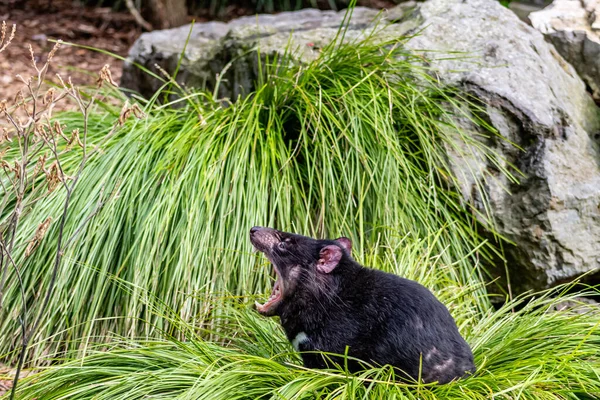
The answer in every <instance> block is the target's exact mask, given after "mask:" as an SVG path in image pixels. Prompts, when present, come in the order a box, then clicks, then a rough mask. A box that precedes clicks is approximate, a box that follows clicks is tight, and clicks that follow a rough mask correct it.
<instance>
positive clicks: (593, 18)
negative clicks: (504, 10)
mask: <svg viewBox="0 0 600 400" xmlns="http://www.w3.org/2000/svg"><path fill="white" fill-rule="evenodd" d="M529 19H530V20H531V23H532V25H533V26H534V27H535V28H536V29H537V30H539V31H540V32H542V33H543V34H544V35H545V36H546V37H547V38H548V39H549V40H550V41H551V42H552V43H553V44H554V46H555V47H556V50H558V52H559V53H560V54H561V55H562V56H563V57H564V58H565V60H567V61H568V62H569V63H571V65H573V66H574V67H575V70H576V71H577V73H579V76H581V78H582V79H583V80H584V81H585V82H586V83H587V85H588V86H589V87H590V88H591V90H592V93H593V96H594V98H595V99H596V100H600V1H599V0H555V1H554V2H553V3H552V4H551V5H550V6H548V7H546V8H545V9H543V10H541V11H537V12H534V13H531V14H530V15H529Z"/></svg>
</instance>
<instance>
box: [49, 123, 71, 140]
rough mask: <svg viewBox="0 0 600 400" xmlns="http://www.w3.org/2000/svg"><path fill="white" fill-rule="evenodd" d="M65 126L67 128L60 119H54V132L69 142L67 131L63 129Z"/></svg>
mask: <svg viewBox="0 0 600 400" xmlns="http://www.w3.org/2000/svg"><path fill="white" fill-rule="evenodd" d="M63 127H65V128H66V127H67V126H66V125H61V124H60V122H59V121H54V126H53V127H52V131H53V132H54V134H55V135H59V136H60V137H62V138H63V139H65V140H66V141H67V143H68V142H69V138H68V137H67V135H65V132H64V131H63Z"/></svg>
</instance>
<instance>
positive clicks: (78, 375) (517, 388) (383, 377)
mask: <svg viewBox="0 0 600 400" xmlns="http://www.w3.org/2000/svg"><path fill="white" fill-rule="evenodd" d="M413 261H416V260H413ZM563 289H564V288H563ZM458 291H459V292H460V295H461V296H466V297H468V296H471V295H472V293H473V288H469V287H465V286H463V287H461V288H459V289H458ZM592 293H593V291H590V292H589V293H587V294H588V295H589V294H592ZM551 294H554V295H556V294H557V292H556V291H554V292H544V293H540V294H538V295H537V296H527V297H521V298H518V299H516V300H515V301H513V302H509V303H507V304H506V305H505V306H504V307H503V308H502V309H500V310H499V311H497V312H491V311H490V312H486V313H482V314H480V315H478V316H477V320H476V321H474V323H473V325H472V329H464V328H465V326H466V325H465V322H467V320H466V319H464V316H462V317H461V316H460V315H459V316H458V317H457V320H458V321H457V322H458V323H459V325H461V326H463V333H465V334H466V338H467V340H468V341H469V343H470V344H471V345H472V347H473V350H474V355H475V362H476V364H477V367H478V370H477V372H476V373H475V375H474V376H472V377H469V378H468V379H463V380H459V381H456V382H452V383H450V384H447V385H442V386H435V385H423V384H412V385H410V384H400V383H396V382H394V380H393V375H392V374H393V372H392V371H391V370H390V369H389V368H385V367H384V368H373V369H372V370H368V371H365V372H364V373H361V374H357V375H349V374H347V373H345V372H344V371H343V370H308V369H304V368H302V367H301V363H300V361H299V358H298V355H297V354H296V353H294V352H293V351H292V349H291V346H290V345H289V343H288V342H287V341H286V339H285V337H284V335H283V332H282V330H281V328H279V327H278V326H277V325H276V324H275V322H274V321H273V320H271V319H267V318H263V317H261V316H259V315H258V314H257V313H256V312H254V311H252V310H250V309H248V308H247V307H243V306H242V307H240V306H239V304H237V302H232V301H226V302H225V303H222V307H223V310H222V313H223V314H224V315H227V316H228V318H229V324H223V326H226V327H227V328H226V329H224V330H223V331H222V332H221V334H220V335H221V339H222V340H226V341H227V342H228V346H226V347H225V346H221V345H218V344H215V343H213V342H209V341H205V340H204V339H202V338H201V337H199V336H195V335H193V334H190V336H188V337H187V338H186V340H184V341H179V340H175V339H174V338H171V339H168V340H154V341H151V342H131V341H127V340H122V341H119V342H116V343H115V344H114V348H112V349H111V350H110V351H102V350H100V349H98V350H90V352H89V354H88V355H87V356H86V357H84V358H82V359H81V360H77V361H72V362H68V363H66V364H64V365H59V366H56V367H51V368H48V369H46V370H44V371H43V372H41V373H39V374H37V375H34V376H31V377H28V378H26V380H25V381H24V382H23V386H22V389H21V390H20V392H19V398H21V399H24V400H26V399H35V398H40V399H47V400H51V399H112V400H119V399H142V398H155V399H207V400H208V399H210V400H219V399H224V400H237V399H263V398H264V399H417V398H418V399H449V398H450V399H490V398H505V399H515V398H523V399H594V398H599V396H598V394H599V393H600V379H599V378H600V360H599V357H598V351H597V348H598V345H599V344H600V331H599V328H600V314H599V313H598V312H595V311H593V310H592V309H591V308H589V306H587V305H585V304H581V303H577V298H576V296H575V295H565V294H562V295H561V296H559V297H558V298H557V297H551ZM450 296H452V295H451V294H449V293H447V294H446V295H444V294H442V295H441V297H442V298H443V299H444V300H449V297H450ZM563 301H572V302H574V303H575V305H574V307H573V308H571V309H568V310H563V311H560V312H557V311H554V310H555V308H556V307H557V305H558V304H559V303H560V302H563ZM513 308H520V311H517V312H513V311H512V309H513ZM165 317H166V316H165ZM471 322H473V321H469V325H470V324H471ZM184 324H185V323H184ZM180 328H181V329H182V330H183V331H187V332H188V333H190V332H192V331H193V330H194V327H193V326H187V327H186V326H180Z"/></svg>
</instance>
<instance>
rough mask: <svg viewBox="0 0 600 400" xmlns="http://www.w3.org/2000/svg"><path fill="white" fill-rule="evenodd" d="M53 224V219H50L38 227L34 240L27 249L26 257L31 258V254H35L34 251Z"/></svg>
mask: <svg viewBox="0 0 600 400" xmlns="http://www.w3.org/2000/svg"><path fill="white" fill-rule="evenodd" d="M51 222H52V217H48V218H46V220H45V221H44V222H42V223H41V224H40V225H39V226H38V227H37V229H36V231H35V234H34V235H33V238H31V240H30V241H29V244H28V245H27V248H26V249H25V257H29V256H30V255H31V253H33V251H34V250H35V249H36V248H37V247H38V245H39V244H40V242H41V241H42V239H43V238H44V236H46V232H47V231H48V228H49V227H50V223H51Z"/></svg>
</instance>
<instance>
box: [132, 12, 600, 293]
mask: <svg viewBox="0 0 600 400" xmlns="http://www.w3.org/2000/svg"><path fill="white" fill-rule="evenodd" d="M343 15H344V14H343V13H335V12H330V11H329V12H327V11H316V10H304V11H300V12H297V13H282V14H279V15H275V16H259V17H258V21H259V24H258V25H257V23H256V21H257V19H256V18H255V17H246V18H240V19H239V20H235V21H232V22H230V23H228V24H220V23H209V24H197V25H196V26H195V27H194V28H193V30H192V33H191V36H190V43H189V45H188V46H187V47H186V49H185V52H184V55H183V58H182V65H181V69H180V72H179V75H178V77H177V80H178V81H181V82H185V84H186V85H188V86H200V85H206V86H207V87H208V88H210V89H213V88H214V87H215V85H216V82H217V80H216V78H215V74H217V73H220V74H221V75H220V77H221V79H222V81H221V83H220V85H219V87H218V93H219V95H220V96H221V97H229V98H233V99H235V98H236V97H237V96H238V95H240V94H244V93H247V92H248V91H250V90H251V89H252V82H253V80H254V78H255V77H256V76H257V74H258V66H259V64H260V63H258V60H259V56H257V52H256V49H257V48H258V49H259V50H260V55H261V56H260V57H266V56H269V57H273V56H275V55H277V56H281V55H283V54H284V52H285V48H286V47H287V46H288V44H289V45H291V47H292V48H294V49H295V50H296V52H295V62H306V61H308V60H311V59H313V58H314V57H316V56H317V55H318V49H319V48H320V47H323V46H324V45H326V44H327V43H329V42H330V41H331V40H332V39H333V37H334V36H335V34H336V33H337V31H338V28H339V24H340V22H341V20H342V18H343ZM376 17H377V13H376V12H375V11H373V10H369V9H364V8H357V9H356V10H355V11H354V17H353V19H352V21H351V23H350V25H349V27H348V29H347V31H346V32H345V33H346V36H347V38H349V39H357V38H361V37H363V36H364V35H367V34H368V32H369V29H366V30H365V28H367V27H370V26H372V24H373V21H374V20H376ZM382 18H383V22H384V23H389V25H388V26H387V27H386V28H385V29H384V30H383V31H381V32H379V33H378V36H377V37H378V38H381V39H382V40H384V39H385V38H389V37H400V36H403V35H405V34H407V33H414V32H417V31H421V30H422V31H421V32H420V34H419V35H417V36H416V37H414V38H413V39H411V40H410V41H409V42H408V46H409V47H410V48H412V49H414V50H418V49H428V51H426V52H423V55H424V56H425V57H426V59H428V60H430V62H431V63H432V64H433V65H434V66H435V67H436V69H437V70H438V75H439V78H440V79H441V80H442V81H443V82H445V83H447V84H450V85H454V86H456V87H459V88H461V89H463V90H466V91H468V92H470V93H471V94H473V95H474V96H476V97H477V98H478V99H480V100H481V101H482V103H483V104H485V107H486V110H487V116H488V118H489V121H490V123H491V124H492V125H493V126H494V127H495V128H496V129H497V130H498V133H499V135H500V136H502V137H503V138H505V139H507V140H508V141H510V142H513V143H515V144H517V145H518V146H520V147H521V149H520V150H519V149H517V148H516V147H515V146H512V145H510V144H508V142H507V141H506V140H499V139H498V138H493V137H492V138H487V139H481V140H485V142H486V144H488V145H490V146H493V147H494V149H495V150H496V152H497V153H498V157H497V159H496V160H495V161H494V160H490V159H488V158H486V157H485V156H484V155H483V154H481V153H480V152H479V151H478V150H477V146H475V145H472V144H471V145H467V144H461V146H459V147H457V148H456V149H450V148H449V149H448V160H449V162H450V165H451V166H452V168H453V172H454V173H455V174H456V175H457V176H458V177H459V179H460V185H459V188H458V189H459V190H460V192H461V194H462V196H463V200H464V202H465V204H470V205H472V207H474V208H475V211H476V213H477V217H478V218H479V219H480V221H481V222H482V223H483V224H484V225H486V226H487V227H488V228H489V229H492V228H493V229H495V230H496V231H497V232H499V233H500V234H501V235H503V236H504V237H506V238H507V239H508V240H510V241H511V242H512V243H513V245H511V246H509V247H508V248H507V249H506V252H507V257H508V260H509V264H508V267H509V271H510V274H511V283H512V285H513V290H514V291H515V292H520V291H523V290H526V289H542V288H546V287H549V286H552V285H554V284H556V283H560V282H563V281H566V280H570V279H572V278H573V277H576V276H578V275H580V274H582V273H584V272H588V271H590V270H597V269H598V268H600V258H599V254H600V152H599V143H600V113H599V112H598V109H597V107H596V106H595V104H594V102H593V100H592V99H591V97H590V96H589V95H588V94H587V93H586V90H585V85H584V83H583V82H582V81H581V79H580V78H579V77H578V75H577V73H576V71H575V70H574V69H573V67H572V66H571V65H569V64H568V63H567V62H565V61H564V59H563V58H562V57H561V56H560V55H559V54H558V53H557V52H556V50H555V49H554V47H553V46H552V45H550V44H548V43H547V42H546V41H545V40H544V37H543V35H542V34H541V33H539V32H538V31H536V30H535V29H533V28H531V27H530V26H528V25H526V24H525V23H523V22H522V21H520V20H519V19H518V17H517V16H516V15H515V14H514V13H512V12H511V11H510V10H509V9H507V8H505V7H502V6H501V5H500V4H498V2H496V1H494V0H428V1H426V2H424V3H419V4H418V5H417V4H416V3H407V4H403V5H401V6H398V7H396V8H394V9H392V10H389V11H387V12H385V13H384V14H383V15H382ZM188 32H189V27H182V28H178V29H175V30H170V31H158V32H152V33H149V34H145V35H143V36H142V37H141V38H140V39H139V40H138V42H137V43H136V44H135V45H134V47H133V48H132V50H131V52H130V59H131V60H132V61H136V62H138V63H140V64H142V65H144V66H146V67H147V68H149V69H152V68H153V63H158V64H159V65H161V66H163V68H165V69H166V70H167V71H168V72H172V71H173V70H174V66H175V65H177V60H178V59H179V54H180V53H181V52H182V50H183V48H184V42H185V37H187V34H188ZM439 51H441V52H443V53H445V54H442V53H439ZM447 52H464V53H465V54H464V55H462V56H460V57H455V58H452V59H448V57H447ZM261 59H262V58H261ZM223 70H224V71H223ZM222 71H223V72H222ZM123 76H124V77H123V82H122V83H123V84H125V85H126V86H128V87H130V88H133V89H136V90H138V91H141V92H142V93H143V94H145V95H148V94H151V93H152V91H153V90H154V89H155V88H157V87H158V86H159V85H158V84H157V83H153V82H152V80H151V79H148V77H147V76H146V77H141V76H140V75H136V73H135V72H134V68H132V67H131V64H129V65H126V66H125V70H124V75H123ZM457 122H458V123H459V124H460V125H462V126H463V127H464V128H465V129H466V130H473V131H475V130H476V129H477V128H476V127H474V126H471V124H470V122H469V120H465V121H457ZM474 137H478V136H477V135H475V136H474ZM474 140H475V139H474ZM495 162H496V163H499V165H501V166H502V165H503V166H509V165H515V166H517V167H518V168H519V169H520V170H521V171H522V173H523V175H522V176H517V177H516V179H514V180H509V179H507V178H506V177H504V176H503V175H502V174H501V173H500V172H499V168H498V166H497V165H496V164H495ZM476 187H483V189H484V190H483V195H484V196H485V197H486V198H487V199H488V200H489V202H490V203H491V215H488V214H486V213H485V210H484V209H483V207H482V205H481V204H482V201H481V198H479V197H478V196H476V195H475V193H477V190H474V188H476ZM501 270H503V268H502V267H500V268H499V269H498V271H501Z"/></svg>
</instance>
